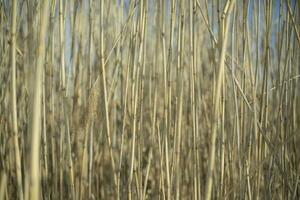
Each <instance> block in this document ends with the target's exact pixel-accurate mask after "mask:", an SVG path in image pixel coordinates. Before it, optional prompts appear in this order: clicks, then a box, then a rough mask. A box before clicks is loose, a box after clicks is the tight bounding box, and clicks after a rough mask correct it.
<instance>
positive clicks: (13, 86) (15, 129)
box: [10, 0, 23, 200]
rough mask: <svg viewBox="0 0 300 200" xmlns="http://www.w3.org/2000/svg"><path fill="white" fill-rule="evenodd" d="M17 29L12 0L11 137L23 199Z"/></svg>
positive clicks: (15, 8)
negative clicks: (17, 85) (17, 77)
mask: <svg viewBox="0 0 300 200" xmlns="http://www.w3.org/2000/svg"><path fill="white" fill-rule="evenodd" d="M16 29H17V1H16V0H14V1H13V2H12V15H11V52H10V56H11V57H10V62H11V77H12V78H11V91H12V96H11V100H12V103H11V105H12V121H13V137H14V151H15V162H16V174H17V188H18V197H19V199H20V200H23V184H22V172H21V158H20V157H21V156H20V148H19V131H18V114H17V88H16V82H17V81H16V35H17V32H16Z"/></svg>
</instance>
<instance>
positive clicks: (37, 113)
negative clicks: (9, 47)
mask: <svg viewBox="0 0 300 200" xmlns="http://www.w3.org/2000/svg"><path fill="white" fill-rule="evenodd" d="M48 11H49V1H47V0H46V1H44V2H43V6H42V13H43V15H41V21H40V33H39V45H38V51H37V61H36V68H35V79H36V85H35V88H34V96H33V111H32V121H31V124H32V126H31V128H32V130H31V137H32V143H31V147H32V148H31V163H30V164H31V167H30V188H29V191H26V192H29V194H30V199H33V200H36V199H40V170H39V169H40V168H39V161H40V159H39V155H40V125H41V104H42V77H43V69H44V60H45V43H44V41H45V39H46V31H47V28H48V27H47V26H48V13H49V12H48Z"/></svg>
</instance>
